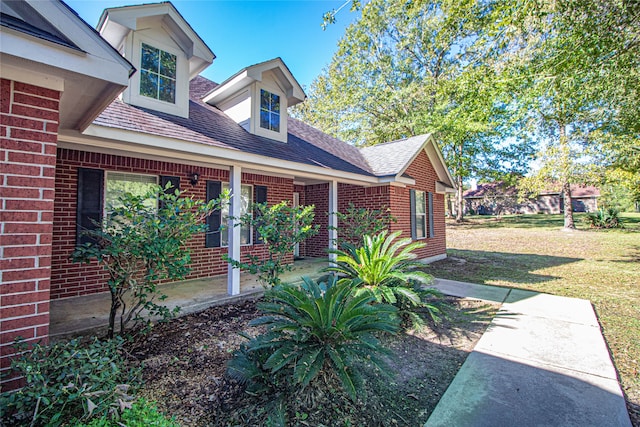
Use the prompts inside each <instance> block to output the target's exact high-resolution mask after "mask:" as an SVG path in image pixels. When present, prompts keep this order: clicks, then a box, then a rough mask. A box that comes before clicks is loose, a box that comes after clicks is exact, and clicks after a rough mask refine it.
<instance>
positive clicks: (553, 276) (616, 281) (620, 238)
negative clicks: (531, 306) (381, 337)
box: [427, 214, 640, 425]
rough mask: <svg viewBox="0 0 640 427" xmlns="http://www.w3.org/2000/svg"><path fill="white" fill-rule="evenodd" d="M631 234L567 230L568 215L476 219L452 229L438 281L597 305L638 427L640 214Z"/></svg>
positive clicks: (627, 220)
mask: <svg viewBox="0 0 640 427" xmlns="http://www.w3.org/2000/svg"><path fill="white" fill-rule="evenodd" d="M621 218H622V220H623V222H624V224H625V227H626V228H625V229H624V230H610V231H596V230H589V229H588V228H586V226H585V225H583V224H581V221H580V219H581V216H580V215H577V216H576V224H577V226H578V230H577V231H571V232H567V231H562V229H561V228H562V224H563V220H562V216H561V215H522V216H517V215H514V216H506V217H504V218H503V219H502V220H497V219H495V218H493V217H473V218H471V219H468V220H467V221H465V222H464V223H462V224H456V223H454V222H450V223H448V224H447V247H448V248H449V249H448V251H447V253H448V255H449V257H448V259H446V260H443V261H440V262H437V263H434V264H432V265H431V266H430V268H429V269H427V271H428V272H429V273H431V274H433V275H434V276H435V277H440V278H445V279H452V280H460V281H465V282H473V283H480V284H487V285H497V286H506V287H511V288H520V289H529V290H534V291H539V292H546V293H550V294H554V295H562V296H568V297H576V298H583V299H587V300H589V301H591V303H592V304H593V305H594V307H595V310H596V314H597V315H598V318H599V320H600V325H601V327H602V330H603V333H604V336H605V339H606V341H607V343H608V345H609V349H610V351H611V353H612V356H613V361H614V363H615V366H616V368H617V370H618V373H619V375H620V381H621V384H622V388H623V390H624V392H625V395H626V398H627V404H628V408H629V412H630V414H631V418H632V422H633V423H634V425H640V368H639V362H640V214H623V215H621Z"/></svg>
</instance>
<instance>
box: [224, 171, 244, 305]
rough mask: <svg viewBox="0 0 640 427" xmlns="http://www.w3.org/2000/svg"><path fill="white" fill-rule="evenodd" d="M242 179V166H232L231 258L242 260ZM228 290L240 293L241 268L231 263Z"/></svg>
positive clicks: (229, 233) (230, 206)
mask: <svg viewBox="0 0 640 427" xmlns="http://www.w3.org/2000/svg"><path fill="white" fill-rule="evenodd" d="M241 179H242V168H241V167H240V166H232V167H231V169H230V170H229V190H230V191H231V200H230V204H229V222H228V227H229V229H228V230H229V232H228V235H229V258H231V259H234V260H238V261H239V260H240V226H237V227H236V226H235V225H236V224H237V223H239V222H240V221H239V218H240V215H241V212H240V210H241V205H242V203H241V201H242V198H241V196H240V195H241ZM227 292H228V293H229V295H238V294H239V293H240V269H239V268H235V267H233V266H232V265H231V264H229V267H228V273H227Z"/></svg>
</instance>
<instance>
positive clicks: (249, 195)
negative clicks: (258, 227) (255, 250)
mask: <svg viewBox="0 0 640 427" xmlns="http://www.w3.org/2000/svg"><path fill="white" fill-rule="evenodd" d="M228 189H229V184H228V183H226V182H223V183H222V191H224V190H228ZM252 200H253V187H252V186H251V185H241V188H240V215H241V216H242V215H245V214H247V213H248V212H249V206H250V205H251V201H252ZM220 210H221V214H222V218H223V224H225V225H226V224H227V218H228V217H229V205H224V206H222V209H220ZM251 234H252V233H251V227H250V226H248V225H243V226H242V227H241V228H240V244H241V245H250V244H251ZM220 243H221V245H222V246H229V229H228V228H227V227H225V228H223V229H222V230H220Z"/></svg>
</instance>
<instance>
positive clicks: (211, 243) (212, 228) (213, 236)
mask: <svg viewBox="0 0 640 427" xmlns="http://www.w3.org/2000/svg"><path fill="white" fill-rule="evenodd" d="M221 192H222V182H220V181H207V202H209V201H210V200H213V199H217V198H218V197H220V193H221ZM220 220H221V213H220V209H216V210H215V211H213V212H212V213H211V215H209V216H208V217H207V225H208V226H209V228H208V230H207V234H206V238H205V247H207V248H219V247H220V222H221V221H220Z"/></svg>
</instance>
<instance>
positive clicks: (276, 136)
mask: <svg viewBox="0 0 640 427" xmlns="http://www.w3.org/2000/svg"><path fill="white" fill-rule="evenodd" d="M260 90H266V91H267V92H271V93H273V94H274V95H278V96H279V97H280V131H279V132H276V131H274V130H271V129H265V128H263V127H261V126H260ZM251 98H252V101H251V102H252V106H251V111H252V114H251V125H250V132H252V133H253V134H255V135H258V136H263V137H265V138H269V139H273V140H276V141H280V142H284V143H286V142H287V134H288V129H287V121H288V112H287V108H288V104H287V97H286V95H285V93H284V91H282V90H281V89H280V88H278V87H274V86H272V85H270V84H265V83H264V82H263V83H261V84H257V83H255V84H254V87H253V89H252V97H251Z"/></svg>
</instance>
